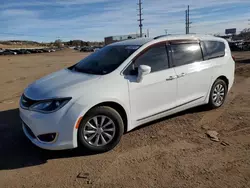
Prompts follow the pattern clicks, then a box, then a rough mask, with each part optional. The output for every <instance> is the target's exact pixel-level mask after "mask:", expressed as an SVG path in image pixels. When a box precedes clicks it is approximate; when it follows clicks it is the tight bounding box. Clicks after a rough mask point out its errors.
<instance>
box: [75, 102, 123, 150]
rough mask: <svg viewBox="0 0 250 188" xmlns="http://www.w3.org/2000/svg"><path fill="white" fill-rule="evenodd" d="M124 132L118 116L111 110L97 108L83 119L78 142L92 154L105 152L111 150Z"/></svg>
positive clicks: (121, 121)
mask: <svg viewBox="0 0 250 188" xmlns="http://www.w3.org/2000/svg"><path fill="white" fill-rule="evenodd" d="M123 132H124V124H123V120H122V118H121V116H120V114H119V113H118V112H117V111H116V110H114V109H113V108H110V107H107V106H99V107H95V108H93V109H91V110H90V111H89V112H88V113H87V114H86V115H85V117H84V118H83V120H82V122H81V124H80V127H79V130H78V141H79V142H80V143H81V145H82V146H84V147H85V148H87V149H88V150H90V151H93V152H105V151H108V150H111V149H113V148H114V147H115V146H116V145H117V144H118V143H119V141H120V139H121V137H122V135H123Z"/></svg>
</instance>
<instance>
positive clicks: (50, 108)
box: [30, 98, 71, 113]
mask: <svg viewBox="0 0 250 188" xmlns="http://www.w3.org/2000/svg"><path fill="white" fill-rule="evenodd" d="M70 99H71V98H64V99H51V100H46V101H41V102H37V103H35V104H34V105H32V106H31V107H30V110H34V111H39V112H43V113H51V112H55V111H57V110H59V109H60V108H62V107H63V106H64V105H65V104H67V103H68V102H69V101H70Z"/></svg>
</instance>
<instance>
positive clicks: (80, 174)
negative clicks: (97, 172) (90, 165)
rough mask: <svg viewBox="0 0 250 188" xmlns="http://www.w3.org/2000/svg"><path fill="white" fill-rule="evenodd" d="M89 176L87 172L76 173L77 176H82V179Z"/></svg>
mask: <svg viewBox="0 0 250 188" xmlns="http://www.w3.org/2000/svg"><path fill="white" fill-rule="evenodd" d="M88 176H89V173H79V174H78V175H77V178H83V179H87V178H88Z"/></svg>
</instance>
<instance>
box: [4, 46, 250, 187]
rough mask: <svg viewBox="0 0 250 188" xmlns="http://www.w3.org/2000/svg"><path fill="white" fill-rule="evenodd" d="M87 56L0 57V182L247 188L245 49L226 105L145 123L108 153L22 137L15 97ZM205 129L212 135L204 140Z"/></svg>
mask: <svg viewBox="0 0 250 188" xmlns="http://www.w3.org/2000/svg"><path fill="white" fill-rule="evenodd" d="M86 55H87V54H85V53H79V52H73V51H71V50H64V51H59V52H55V53H47V54H31V55H20V56H0V64H1V66H0V80H1V81H0V154H1V155H0V187H1V188H4V187H39V188H40V187H53V188H54V187H79V188H83V187H98V188H99V187H124V188H125V187H168V188H172V187H178V188H179V187H187V188H190V187H201V188H203V187H204V188H207V187H211V188H215V187H225V188H236V187H237V188H238V187H240V188H247V187H250V123H249V122H250V52H238V53H235V54H234V55H235V56H236V58H237V64H236V67H237V70H236V80H235V84H234V86H233V88H232V90H231V91H230V93H229V95H228V98H227V100H226V103H225V105H224V106H223V107H222V108H220V109H217V110H212V111H207V110H206V108H204V107H198V108H194V109H191V110H187V111H185V112H182V113H179V114H177V115H174V116H171V117H168V118H164V119H161V120H158V121H155V122H152V123H150V124H147V125H144V126H142V127H140V128H138V129H136V130H134V131H132V132H130V133H127V134H125V135H124V136H123V138H122V140H121V143H120V144H119V145H118V147H116V148H115V149H114V150H112V151H110V152H107V153H103V154H93V153H88V152H86V151H81V150H79V149H75V150H68V151H45V150H42V149H39V148H37V147H35V146H33V145H32V144H31V143H30V142H29V141H28V140H27V139H26V138H25V136H24V135H23V133H22V130H21V124H20V119H19V117H18V109H17V108H18V100H19V97H20V95H21V93H22V92H23V89H24V88H25V87H27V85H28V84H29V83H31V82H33V81H34V80H36V79H38V78H40V77H42V76H44V75H46V74H48V73H51V72H54V71H56V70H59V69H61V68H63V67H67V66H69V65H72V64H74V63H75V62H77V61H78V60H80V59H82V58H83V57H85V56H86ZM207 130H214V131H217V132H218V133H219V135H218V137H219V139H220V141H219V142H213V141H211V140H210V139H209V138H208V137H207V136H206V132H207Z"/></svg>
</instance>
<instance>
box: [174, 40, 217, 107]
mask: <svg viewBox="0 0 250 188" xmlns="http://www.w3.org/2000/svg"><path fill="white" fill-rule="evenodd" d="M171 57H172V61H173V65H174V69H175V72H176V75H177V100H176V103H177V106H181V105H185V104H189V103H199V102H202V101H204V100H205V98H206V96H207V93H208V91H209V87H210V84H211V80H212V73H213V71H212V66H211V61H204V60H203V54H202V50H201V47H200V44H199V42H198V41H188V42H172V43H171Z"/></svg>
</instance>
